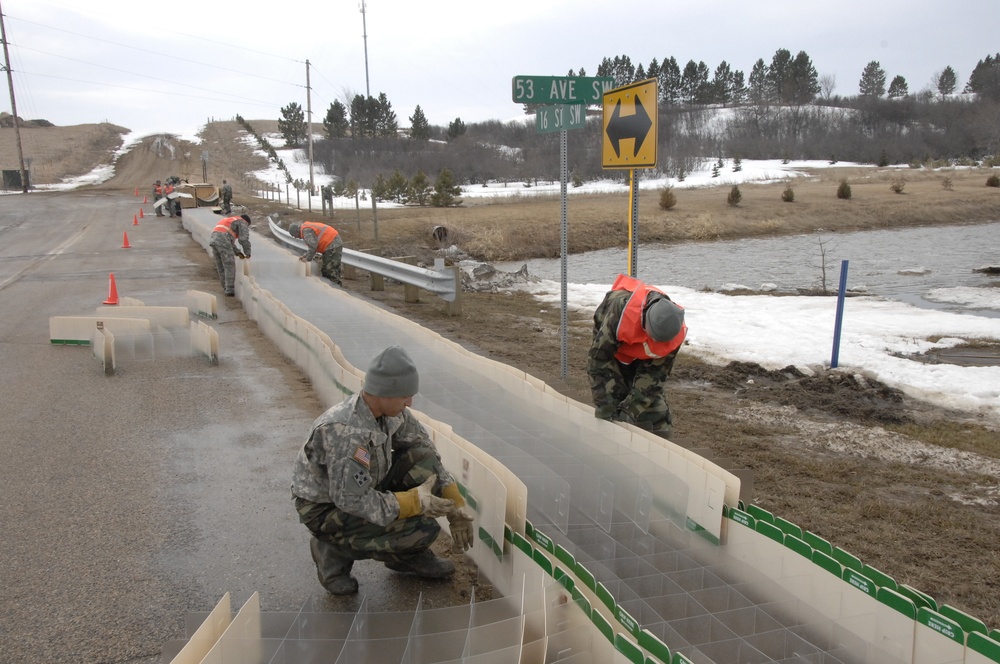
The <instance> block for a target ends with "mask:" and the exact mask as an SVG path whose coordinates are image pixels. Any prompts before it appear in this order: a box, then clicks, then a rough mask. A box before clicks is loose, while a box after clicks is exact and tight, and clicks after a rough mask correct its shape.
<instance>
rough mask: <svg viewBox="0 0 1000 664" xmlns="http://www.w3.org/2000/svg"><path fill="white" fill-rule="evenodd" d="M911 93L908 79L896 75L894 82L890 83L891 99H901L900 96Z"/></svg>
mask: <svg viewBox="0 0 1000 664" xmlns="http://www.w3.org/2000/svg"><path fill="white" fill-rule="evenodd" d="M909 93H910V89H909V86H908V85H906V79H905V78H903V77H902V76H898V75H897V76H894V77H893V79H892V82H891V83H889V99H899V98H900V97H905V96H906V95H908V94H909Z"/></svg>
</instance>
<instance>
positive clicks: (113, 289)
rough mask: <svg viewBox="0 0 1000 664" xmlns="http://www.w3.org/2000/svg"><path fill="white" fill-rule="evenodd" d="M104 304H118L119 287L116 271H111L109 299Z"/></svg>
mask: <svg viewBox="0 0 1000 664" xmlns="http://www.w3.org/2000/svg"><path fill="white" fill-rule="evenodd" d="M104 304H118V287H117V286H115V273H114V272H112V273H111V284H110V286H109V287H108V299H106V300H105V301H104Z"/></svg>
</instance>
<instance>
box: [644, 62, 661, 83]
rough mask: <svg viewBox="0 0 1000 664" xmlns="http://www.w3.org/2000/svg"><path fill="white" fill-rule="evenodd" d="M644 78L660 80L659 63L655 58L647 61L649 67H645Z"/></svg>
mask: <svg viewBox="0 0 1000 664" xmlns="http://www.w3.org/2000/svg"><path fill="white" fill-rule="evenodd" d="M646 76H647V77H648V78H655V79H659V78H660V63H659V61H658V60H657V59H656V58H653V59H652V60H650V61H649V66H648V67H646Z"/></svg>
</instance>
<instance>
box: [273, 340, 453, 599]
mask: <svg viewBox="0 0 1000 664" xmlns="http://www.w3.org/2000/svg"><path fill="white" fill-rule="evenodd" d="M418 382H419V378H418V375H417V370H416V367H415V366H414V364H413V361H412V360H411V359H410V357H409V355H408V354H407V353H406V351H405V350H403V349H402V348H400V347H399V346H390V347H389V348H386V349H385V350H383V351H382V352H380V353H379V354H378V355H376V356H375V357H374V358H373V359H372V361H371V364H370V365H369V367H368V373H367V374H366V376H365V384H364V387H363V389H362V391H361V392H358V393H356V394H354V395H352V396H350V397H348V398H347V399H345V400H344V401H342V402H341V403H339V404H338V405H336V406H334V407H332V408H330V409H329V410H327V411H326V412H325V413H324V414H323V415H321V416H320V417H319V418H318V419H317V420H316V421H315V422H314V423H313V428H312V432H311V433H310V435H309V439H308V440H307V441H306V443H305V445H304V446H303V447H302V449H301V451H300V452H299V455H298V457H297V458H296V461H295V468H294V471H293V474H292V495H293V498H294V500H295V509H296V511H297V512H298V515H299V520H300V521H301V522H302V523H303V524H305V526H306V528H308V529H309V532H310V533H312V539H311V540H310V543H309V544H310V551H311V553H312V557H313V561H314V562H315V563H316V572H317V575H318V577H319V581H320V583H321V584H322V585H323V586H324V587H325V588H326V589H327V590H328V591H329V592H330V593H333V594H335V595H348V594H351V593H355V592H357V590H358V582H357V580H356V579H355V578H354V577H353V576H352V575H351V568H352V566H353V565H354V561H355V560H364V559H366V558H372V559H375V560H378V561H380V562H383V563H385V566H386V567H388V568H389V569H391V570H394V571H397V572H405V573H411V574H415V575H417V576H420V577H424V578H444V577H447V576H451V574H453V573H454V571H455V566H454V565H453V564H452V563H451V562H450V561H448V560H444V559H441V558H438V557H437V556H435V555H434V553H433V552H431V551H430V550H429V547H430V546H431V544H432V543H433V542H434V540H435V539H437V536H438V533H439V532H440V526H439V525H438V523H437V521H436V517H439V516H446V517H448V522H449V524H450V528H451V535H452V539H453V540H454V542H455V544H456V545H457V546H458V547H461V548H462V549H463V550H468V549H469V548H470V547H471V546H472V541H473V537H472V533H473V529H472V522H473V516H472V514H471V513H470V512H469V511H468V509H467V508H465V500H464V499H463V497H462V495H461V493H459V490H458V485H457V484H456V483H455V479H454V478H453V477H452V476H451V474H450V473H449V472H448V471H447V470H446V469H445V467H444V466H443V465H442V463H441V457H440V456H439V455H438V452H437V449H436V448H435V447H434V443H433V442H432V441H431V439H430V437H429V436H428V435H427V432H426V431H425V430H424V428H423V426H421V424H420V422H419V421H417V419H416V418H415V417H414V416H413V415H412V414H411V413H410V412H409V410H408V409H407V407H408V406H410V405H412V403H413V395H414V394H416V392H417V388H418Z"/></svg>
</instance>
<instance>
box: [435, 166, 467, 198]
mask: <svg viewBox="0 0 1000 664" xmlns="http://www.w3.org/2000/svg"><path fill="white" fill-rule="evenodd" d="M460 193H462V188H461V187H460V186H458V185H457V184H455V176H453V175H452V174H451V171H450V170H448V169H447V168H443V169H441V172H440V173H438V177H437V180H436V181H435V183H434V193H433V194H431V205H433V206H434V207H452V206H456V205H461V204H462V199H461V198H456V197H457V196H458V195H459V194H460Z"/></svg>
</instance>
